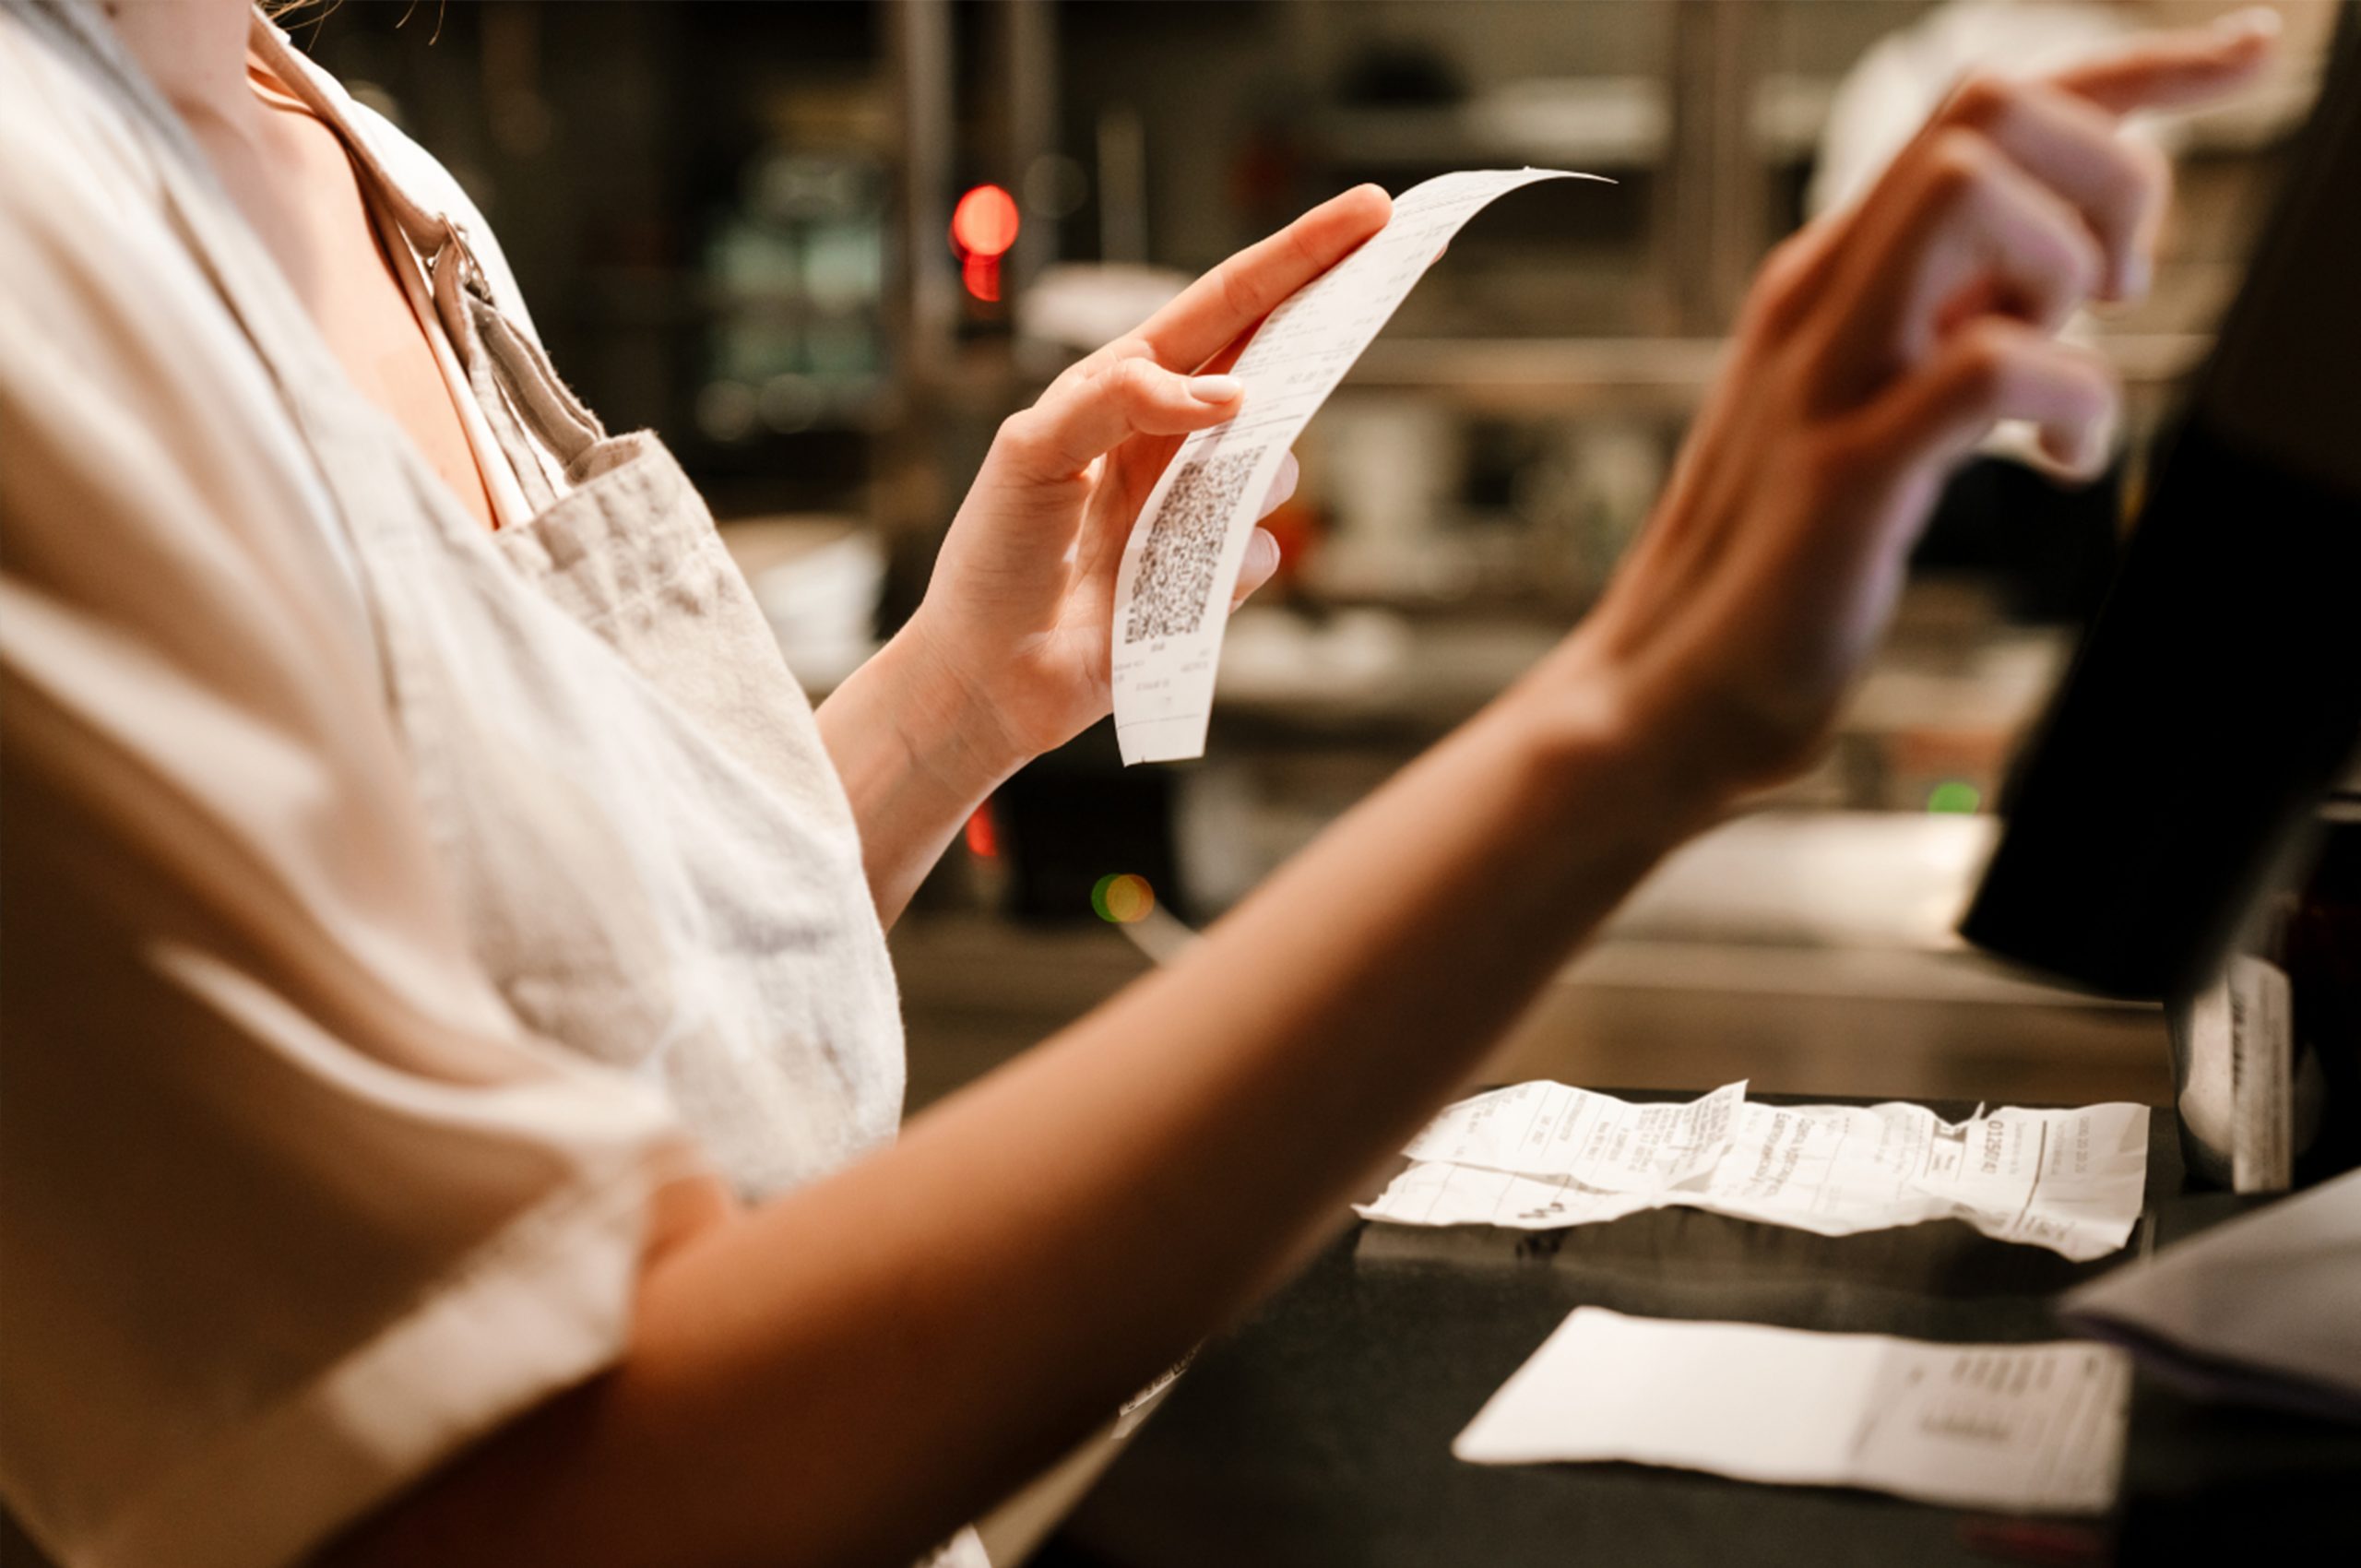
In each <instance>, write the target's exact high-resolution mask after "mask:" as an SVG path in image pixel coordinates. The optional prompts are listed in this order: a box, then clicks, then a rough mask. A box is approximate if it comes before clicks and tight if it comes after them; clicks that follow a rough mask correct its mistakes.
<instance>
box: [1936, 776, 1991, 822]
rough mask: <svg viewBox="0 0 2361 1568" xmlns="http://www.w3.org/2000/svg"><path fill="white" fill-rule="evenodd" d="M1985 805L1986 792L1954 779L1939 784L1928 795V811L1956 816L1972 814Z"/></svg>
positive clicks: (1961, 780)
mask: <svg viewBox="0 0 2361 1568" xmlns="http://www.w3.org/2000/svg"><path fill="white" fill-rule="evenodd" d="M1983 803H1984V791H1983V790H1978V789H1977V788H1976V787H1975V785H1973V784H1970V783H1968V782H1966V781H1965V780H1964V779H1959V778H1953V779H1950V780H1947V781H1946V782H1944V783H1941V784H1938V785H1936V786H1935V787H1934V789H1932V790H1929V791H1928V794H1927V809H1928V811H1930V812H1949V813H1952V814H1954V815H1960V816H1965V815H1969V814H1973V813H1974V812H1975V809H1976V808H1977V807H1978V806H1981V805H1982V804H1983Z"/></svg>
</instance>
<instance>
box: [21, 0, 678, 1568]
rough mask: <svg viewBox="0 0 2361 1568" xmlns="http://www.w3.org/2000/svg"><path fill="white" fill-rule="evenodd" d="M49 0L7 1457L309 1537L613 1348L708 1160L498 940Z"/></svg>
mask: <svg viewBox="0 0 2361 1568" xmlns="http://www.w3.org/2000/svg"><path fill="white" fill-rule="evenodd" d="M48 25H49V24H47V23H42V22H36V21H29V20H28V19H27V18H24V17H23V16H22V15H20V14H18V13H17V12H15V11H10V10H5V9H0V727H4V728H5V736H4V737H0V1118H5V1123H0V1324H5V1325H6V1327H5V1332H0V1386H5V1388H6V1398H5V1400H0V1497H5V1499H6V1503H7V1505H8V1508H9V1509H10V1511H11V1512H13V1514H14V1515H16V1517H17V1518H18V1520H19V1521H21V1523H22V1524H23V1526H25V1527H26V1528H27V1529H28V1531H29V1532H30V1534H31V1536H32V1537H33V1538H35V1540H36V1541H38V1542H39V1544H40V1545H41V1546H42V1549H43V1550H46V1551H47V1552H49V1553H50V1554H51V1555H52V1556H53V1557H55V1558H57V1559H58V1560H60V1561H62V1562H66V1563H70V1564H76V1565H80V1564H94V1565H95V1564H132V1563H140V1564H152V1563H165V1562H169V1563H174V1564H186V1565H193V1568H201V1565H206V1564H223V1565H230V1564H240V1565H243V1564H265V1563H279V1562H288V1561H291V1560H293V1559H295V1558H297V1557H299V1556H301V1555H302V1554H303V1552H304V1551H306V1550H309V1549H310V1548H312V1547H314V1546H315V1545H317V1544H318V1543H319V1542H320V1541H321V1540H323V1539H324V1538H326V1537H327V1536H329V1535H331V1534H332V1533H334V1532H335V1531H336V1530H337V1529H338V1528H339V1527H340V1526H343V1525H345V1524H347V1523H349V1522H350V1521H351V1520H352V1519H354V1518H356V1517H357V1516H359V1515H362V1513H364V1512H366V1511H367V1510H368V1509H369V1508H371V1507H372V1506H374V1504H376V1503H380V1502H382V1501H383V1500H385V1499H386V1498H387V1497H389V1496H390V1495H392V1494H393V1493H395V1492H396V1491H398V1490H399V1489H400V1488H402V1487H403V1486H404V1485H405V1484H406V1483H408V1482H409V1481H411V1480H413V1479H416V1478H418V1477H419V1476H421V1475H422V1474H423V1473H425V1472H426V1471H428V1470H429V1469H431V1468H432V1467H434V1466H435V1465H436V1464H438V1463H439V1462H441V1461H442V1460H443V1459H445V1457H447V1456H448V1455H451V1454H452V1453H454V1452H455V1451H456V1450H457V1449H458V1448H460V1447H461V1446H463V1445H464V1444H466V1443H469V1442H470V1441H471V1440H473V1439H475V1438H477V1437H479V1436H481V1435H482V1434H483V1433H485V1432H487V1431H491V1430H492V1429H493V1428H496V1427H497V1426H499V1425H501V1424H503V1423H504V1422H505V1421H506V1420H510V1419H511V1418H513V1417H514V1416H515V1415H516V1414H517V1413H519V1412H520V1411H522V1410H524V1409H526V1408H529V1407H530V1406H532V1405H534V1404H536V1403H538V1402H540V1400H542V1399H544V1398H546V1397H547V1396H549V1395H550V1394H552V1392H554V1391H556V1390H558V1389H560V1388H563V1387H564V1386H567V1385H568V1384H573V1383H575V1382H577V1381H579V1380H581V1379H583V1378H585V1377H587V1376H588V1375H590V1374H592V1373H594V1372H597V1371H599V1369H600V1368H602V1367H604V1366H606V1365H608V1364H610V1363H611V1361H612V1360H614V1359H615V1358H616V1357H617V1356H618V1355H619V1354H620V1352H621V1350H622V1348H623V1345H624V1343H625V1341H626V1339H627V1337H628V1335H629V1331H630V1322H629V1313H630V1303H631V1301H632V1297H633V1291H634V1288H635V1280H636V1277H637V1275H638V1271H639V1267H640V1262H641V1254H642V1250H643V1245H644V1241H645V1237H646V1233H647V1226H648V1224H649V1220H650V1214H651V1205H652V1203H653V1201H654V1197H655V1194H657V1192H658V1189H659V1188H660V1187H661V1186H662V1185H663V1184H664V1183H666V1182H670V1181H672V1180H675V1179H678V1178H680V1177H681V1176H682V1175H684V1174H687V1173H689V1172H692V1171H701V1170H703V1169H704V1166H703V1163H702V1161H701V1158H700V1157H699V1156H698V1155H697V1154H696V1153H695V1152H694V1149H693V1148H692V1147H691V1146H690V1144H689V1142H688V1140H687V1139H686V1138H685V1137H684V1136H683V1135H682V1134H681V1133H680V1131H679V1129H678V1127H677V1125H676V1123H675V1122H674V1119H673V1117H672V1115H671V1113H670V1111H668V1109H667V1108H666V1105H665V1103H664V1102H663V1100H662V1099H661V1098H660V1097H659V1096H658V1093H657V1092H656V1091H655V1090H654V1089H652V1088H650V1087H647V1086H644V1085H642V1084H640V1083H636V1082H635V1081H633V1080H632V1079H630V1078H628V1077H626V1076H624V1075H621V1074H618V1073H613V1072H610V1071H606V1070H603V1069H601V1068H599V1067H596V1066H593V1065H591V1064H588V1063H584V1062H582V1061H580V1060H578V1059H576V1058H575V1057H572V1056H570V1055H568V1054H566V1053H564V1052H563V1051H559V1050H558V1049H556V1048H554V1047H552V1046H551V1045H550V1044H548V1043H547V1042H545V1041H542V1040H540V1039H535V1038H533V1037H532V1036H531V1035H530V1034H529V1033H528V1031H526V1030H525V1029H524V1028H522V1026H520V1025H519V1024H518V1022H517V1021H516V1016H514V1014H513V1013H512V1012H511V1011H510V1009H509V1008H508V1007H507V1006H506V1005H504V1004H503V1002H502V1001H501V999H500V997H499V996H498V994H496V992H495V991H494V990H493V988H492V986H491V984H490V983H489V982H488V980H486V978H485V976H484V974H483V973H482V971H481V968H480V967H479V965H478V964H477V962H476V961H475V960H474V958H473V957H472V956H471V955H470V953H469V948H468V944H467V942H466V940H465V938H464V935H463V932H462V930H461V926H460V922H459V920H458V919H457V912H456V909H455V907H454V902H453V899H452V897H451V894H450V890H449V888H448V887H447V886H445V883H444V880H443V877H442V875H441V874H440V873H439V870H438V866H437V862H436V857H435V855H434V854H433V852H432V849H431V846H430V844H429V843H428V841H427V837H426V834H425V831H424V829H423V826H422V824H421V814H420V811H419V804H418V802H417V800H416V799H415V798H414V795H413V789H412V783H411V775H410V773H409V769H408V768H407V767H406V766H405V765H404V760H403V757H402V755H401V754H400V751H399V747H398V745H397V740H396V737H395V735H394V734H393V732H392V730H391V726H390V723H389V721H388V718H387V715H386V709H385V707H384V703H383V699H382V695H381V693H380V692H379V690H378V689H377V688H376V685H375V683H374V671H373V665H372V661H371V654H370V650H369V647H368V646H367V642H366V636H367V634H366V628H365V624H364V622H363V620H362V616H361V615H360V614H359V613H358V607H357V605H356V602H355V601H354V600H353V599H352V597H351V595H350V586H349V583H348V581H347V580H346V578H345V577H344V576H343V574H342V573H341V572H340V571H339V569H338V564H337V562H336V560H335V557H334V554H333V552H332V549H331V546H330V543H329V540H330V538H331V537H332V529H331V528H330V526H329V524H328V522H327V520H326V515H325V511H324V508H325V501H324V499H323V496H322V494H321V492H320V490H319V486H318V481H317V478H316V475H315V474H314V472H313V471H312V469H311V468H310V466H309V458H308V457H307V455H306V453H305V451H304V450H303V446H302V444H301V443H300V441H299V440H298V438H297V435H296V434H295V431H294V429H293V427H292V424H291V421H290V420H289V418H288V416H287V413H286V410H285V409H284V408H283V407H282V406H281V405H280V402H279V396H278V392H277V390H276V388H275V387H274V386H273V385H272V384H271V382H270V380H269V378H268V376H267V373H266V372H265V370H264V368H263V366H262V364H261V363H260V362H259V361H258V360H257V359H256V358H255V355H254V354H253V353H252V351H251V350H250V349H249V346H248V345H247V343H246V341H245V340H244V339H243V337H242V336H241V334H240V332H239V329H238V327H237V326H236V324H235V323H234V322H233V321H232V320H231V318H230V316H229V315H228V313H227V312H226V310H225V309H224V308H223V306H222V303H221V302H220V299H219V295H218V294H217V292H216V291H215V290H214V288H213V286H212V285H211V283H210V282H209V281H208V279H207V278H206V276H205V275H204V274H203V272H202V271H201V269H200V268H199V267H197V266H196V263H195V262H194V261H193V260H192V259H191V257H190V255H189V254H188V252H187V250H186V249H185V247H184V245H183V244H182V243H181V241H180V238H179V236H178V235H177V234H176V233H175V232H174V230H173V228H172V223H171V220H170V218H169V216H168V214H167V212H166V210H165V209H164V208H163V206H162V205H161V204H160V201H159V200H158V197H157V191H158V176H157V165H156V163H155V161H154V159H155V156H156V155H155V153H154V152H153V150H152V148H151V144H149V143H148V142H147V141H145V140H143V138H142V137H140V136H138V135H136V134H135V132H134V128H133V127H132V126H130V125H128V124H126V122H125V118H124V116H123V115H122V114H121V113H118V112H117V111H116V109H115V108H114V106H113V104H112V103H110V102H109V101H107V100H106V99H105V98H104V97H103V96H102V95H101V93H100V92H99V91H98V90H97V89H95V88H94V87H93V84H92V82H91V80H90V79H89V77H88V75H87V73H86V70H85V69H84V68H83V67H82V66H81V65H77V64H76V63H74V62H72V61H70V60H69V59H68V58H67V57H65V55H63V54H61V53H59V52H57V51H56V50H55V49H54V48H53V46H52V43H51V42H50V40H49V37H48V35H47V34H46V33H45V32H44V31H43V28H45V27H46V26H48ZM450 195H451V196H454V197H456V196H457V193H456V191H454V192H451V193H450ZM454 205H457V202H456V201H455V202H454Z"/></svg>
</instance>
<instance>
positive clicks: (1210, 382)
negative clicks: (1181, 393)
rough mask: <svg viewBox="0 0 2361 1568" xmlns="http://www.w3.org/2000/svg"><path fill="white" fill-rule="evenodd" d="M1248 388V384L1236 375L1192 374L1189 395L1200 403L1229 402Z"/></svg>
mask: <svg viewBox="0 0 2361 1568" xmlns="http://www.w3.org/2000/svg"><path fill="white" fill-rule="evenodd" d="M1245 390H1246V384H1245V383H1244V382H1242V381H1240V380H1239V379H1238V377H1236V376H1234V375H1192V376H1191V377H1190V378H1189V396H1191V397H1192V398H1195V399H1197V401H1199V402H1200V403H1228V402H1231V401H1233V400H1235V399H1236V398H1237V397H1238V396H1239V394H1240V393H1242V392H1244V391H1245Z"/></svg>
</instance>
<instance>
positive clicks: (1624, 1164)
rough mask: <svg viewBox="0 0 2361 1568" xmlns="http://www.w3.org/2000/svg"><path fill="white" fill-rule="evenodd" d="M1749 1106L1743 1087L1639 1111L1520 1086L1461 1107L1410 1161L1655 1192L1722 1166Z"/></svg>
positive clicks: (1545, 1085) (1413, 1146)
mask: <svg viewBox="0 0 2361 1568" xmlns="http://www.w3.org/2000/svg"><path fill="white" fill-rule="evenodd" d="M1745 1101H1746V1084H1745V1082H1744V1081H1743V1080H1741V1081H1739V1082H1738V1083H1735V1084H1725V1085H1723V1086H1722V1087H1720V1088H1717V1089H1715V1090H1714V1092H1713V1093H1712V1094H1709V1095H1707V1096H1706V1097H1705V1098H1704V1099H1694V1100H1691V1101H1689V1102H1688V1103H1686V1104H1670V1105H1633V1104H1631V1102H1630V1101H1628V1100H1621V1099H1616V1098H1615V1097H1614V1096H1613V1095H1605V1094H1593V1093H1592V1092H1590V1091H1589V1090H1588V1089H1578V1088H1572V1087H1568V1086H1567V1085H1565V1084H1553V1083H1549V1082H1548V1081H1546V1080H1542V1081H1536V1082H1534V1083H1529V1084H1516V1085H1513V1086H1512V1087H1508V1088H1504V1089H1494V1090H1492V1091H1491V1092H1490V1093H1489V1094H1479V1095H1477V1097H1476V1098H1475V1099H1465V1100H1462V1101H1460V1102H1459V1103H1458V1104H1457V1105H1454V1106H1453V1107H1452V1108H1451V1109H1450V1110H1449V1111H1445V1112H1444V1113H1443V1114H1442V1116H1440V1117H1438V1118H1436V1120H1435V1121H1434V1122H1433V1123H1430V1124H1429V1125H1428V1127H1427V1129H1426V1131H1424V1132H1422V1133H1420V1134H1418V1136H1417V1137H1415V1138H1413V1139H1411V1140H1410V1145H1409V1146H1408V1147H1407V1148H1406V1149H1404V1150H1403V1151H1402V1152H1403V1153H1404V1154H1406V1155H1408V1156H1409V1157H1410V1158H1412V1159H1419V1160H1442V1161H1446V1162H1448V1163H1451V1164H1453V1165H1479V1166H1485V1167H1489V1169H1492V1170H1514V1171H1518V1172H1520V1173H1522V1174H1525V1175H1528V1176H1554V1177H1562V1178H1566V1179H1569V1180H1571V1181H1573V1182H1578V1183H1580V1184H1581V1185H1583V1186H1584V1187H1590V1188H1595V1189H1597V1190H1599V1191H1603V1192H1610V1193H1635V1192H1649V1191H1653V1190H1654V1189H1655V1188H1658V1187H1667V1186H1672V1185H1675V1184H1677V1183H1679V1182H1687V1181H1690V1180H1692V1179H1694V1178H1696V1177H1699V1176H1703V1175H1706V1174H1709V1173H1710V1172H1711V1171H1712V1170H1714V1167H1715V1166H1717V1165H1719V1164H1720V1163H1721V1160H1722V1157H1723V1156H1724V1155H1725V1154H1726V1153H1727V1152H1728V1149H1729V1146H1730V1123H1731V1122H1732V1121H1733V1120H1734V1119H1735V1118H1736V1116H1737V1114H1738V1111H1739V1108H1740V1107H1741V1106H1743V1105H1744V1104H1745Z"/></svg>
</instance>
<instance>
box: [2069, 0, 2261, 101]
mask: <svg viewBox="0 0 2361 1568" xmlns="http://www.w3.org/2000/svg"><path fill="white" fill-rule="evenodd" d="M2279 29H2280V20H2279V13H2278V12H2276V11H2274V10H2272V8H2271V7H2270V6H2251V7H2249V8H2248V9H2246V10H2243V11H2234V12H2232V13H2231V14H2229V15H2228V16H2225V17H2224V18H2222V19H2221V20H2219V21H2217V22H2215V23H2214V24H2213V26H2212V27H2208V28H2191V29H2189V30H2186V31H2181V32H2163V33H2153V34H2150V35H2149V36H2147V37H2144V38H2141V39H2137V40H2135V41H2133V42H2130V43H2129V44H2126V45H2125V46H2124V47H2123V48H2121V49H2119V50H2116V51H2112V52H2110V53H2107V54H2105V55H2103V56H2101V57H2099V58H2097V59H2094V60H2088V61H2085V62H2083V63H2082V64H2081V65H2074V66H2071V67H2070V68H2068V69H2066V70H2063V71H2059V72H2057V73H2056V74H2054V75H2053V76H2051V77H2050V78H2049V79H2050V83H2051V85H2053V86H2055V87H2058V88H2060V89H2064V90H2065V91H2067V92H2070V93H2072V94H2073V95H2074V96H2075V97H2077V98H2080V99H2082V100H2084V101H2088V102H2090V103H2093V104H2095V105H2097V106H2098V107H2099V108H2101V109H2104V110H2106V112H2107V113H2110V114H2129V113H2132V112H2133V111H2135V110H2141V109H2193V108H2196V107H2198V106H2200V105H2201V104H2206V103H2211V102H2213V101H2216V100H2217V99H2221V98H2225V97H2227V96H2228V95H2230V94H2231V93H2233V92H2235V91H2236V90H2237V89H2239V88H2241V87H2244V86H2245V85H2246V84H2247V83H2248V82H2249V81H2251V80H2253V79H2254V77H2255V74H2256V73H2257V72H2258V71H2260V69H2261V68H2262V65H2263V62H2264V61H2266V60H2268V59H2269V58H2270V57H2271V50H2272V41H2273V40H2274V39H2275V38H2277V37H2278V34H2279Z"/></svg>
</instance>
